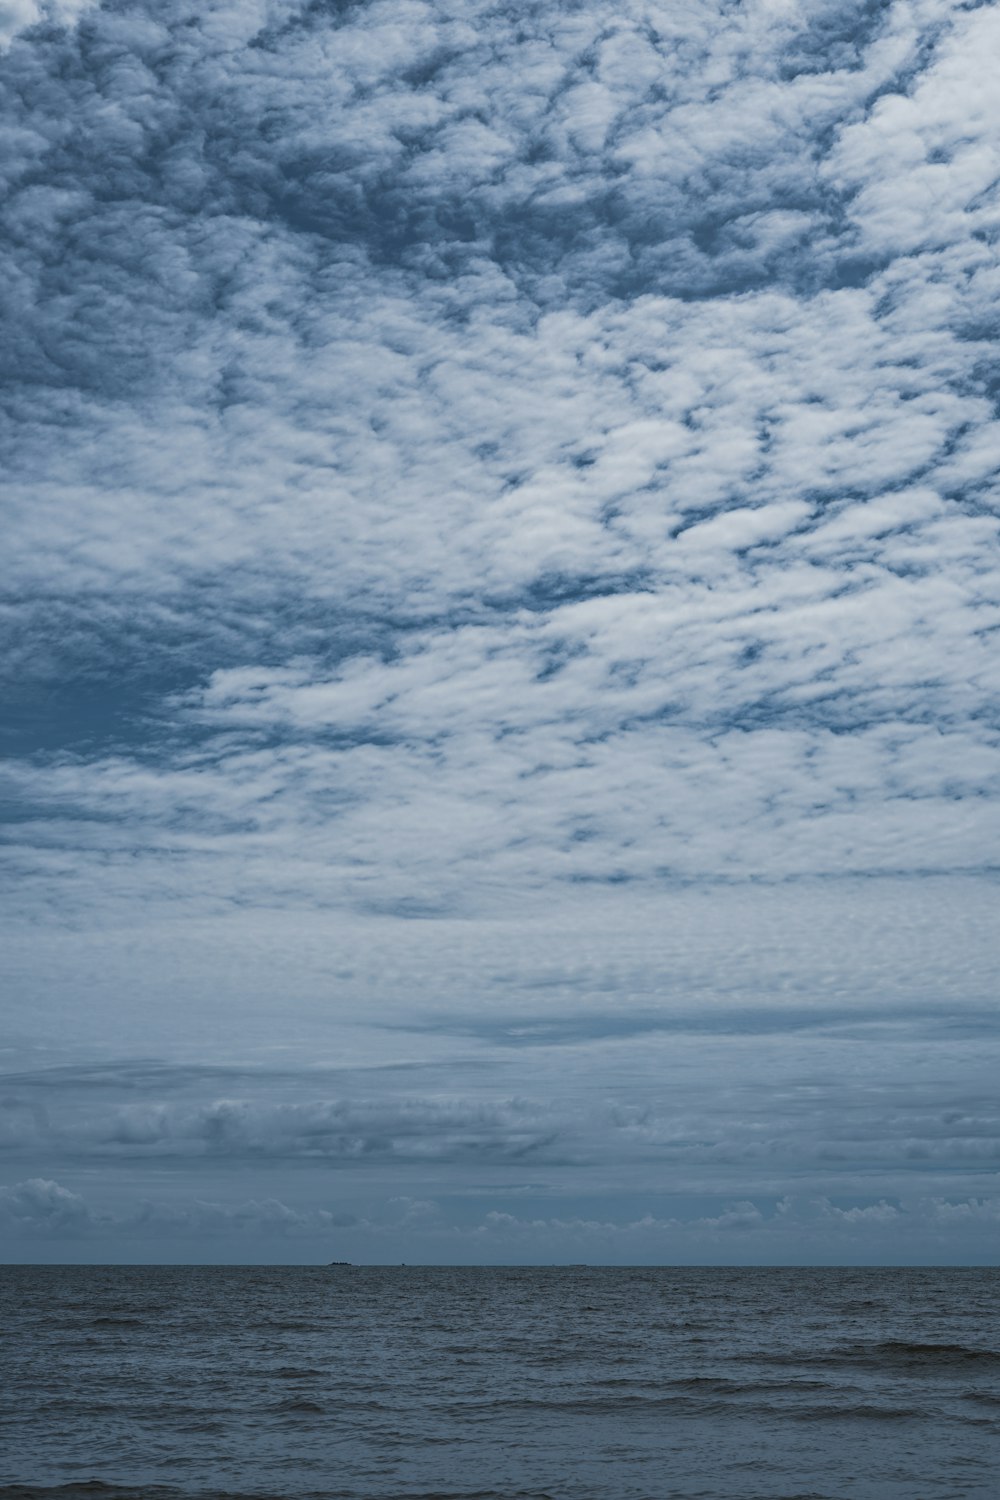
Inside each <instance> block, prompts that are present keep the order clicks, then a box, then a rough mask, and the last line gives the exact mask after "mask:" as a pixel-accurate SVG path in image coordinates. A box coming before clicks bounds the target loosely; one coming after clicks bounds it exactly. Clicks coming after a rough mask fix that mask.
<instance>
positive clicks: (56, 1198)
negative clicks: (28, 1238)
mask: <svg viewBox="0 0 1000 1500" xmlns="http://www.w3.org/2000/svg"><path fill="white" fill-rule="evenodd" d="M0 1216H2V1217H3V1218H4V1219H6V1220H7V1223H8V1227H11V1228H14V1229H18V1230H24V1231H28V1232H38V1231H41V1232H43V1233H45V1234H49V1233H52V1234H64V1233H71V1234H77V1233H79V1232H80V1231H81V1230H83V1229H86V1228H88V1227H89V1226H90V1224H91V1223H92V1222H93V1219H92V1216H91V1213H90V1210H89V1209H88V1207H87V1205H86V1203H85V1202H84V1200H83V1199H82V1198H81V1197H80V1195H79V1194H78V1193H73V1192H71V1191H70V1190H69V1188H64V1187H61V1186H60V1184H59V1183H58V1182H51V1181H49V1180H48V1179H46V1178H44V1177H31V1178H29V1179H28V1180H27V1181H26V1182H18V1183H16V1184H15V1185H14V1186H13V1187H0Z"/></svg>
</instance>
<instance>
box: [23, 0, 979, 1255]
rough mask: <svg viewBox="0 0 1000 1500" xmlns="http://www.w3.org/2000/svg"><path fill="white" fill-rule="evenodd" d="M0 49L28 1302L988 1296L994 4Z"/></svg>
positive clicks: (316, 11)
mask: <svg viewBox="0 0 1000 1500" xmlns="http://www.w3.org/2000/svg"><path fill="white" fill-rule="evenodd" d="M0 48H2V53H0V120H2V138H3V151H2V154H0V174H2V176H3V179H4V182H3V187H4V202H5V205H6V206H5V208H4V225H3V230H2V245H0V249H2V255H3V264H2V267H0V300H2V304H3V307H2V317H3V323H4V329H5V335H4V340H3V355H2V359H3V365H4V377H5V378H4V382H3V424H2V431H0V442H2V450H3V451H2V468H3V473H4V475H5V476H6V478H5V485H4V498H3V501H2V502H0V503H2V511H3V523H2V537H3V541H2V557H3V569H2V596H0V630H2V634H3V650H2V656H0V672H2V676H3V684H2V698H3V705H4V711H3V720H2V727H0V754H2V766H0V808H2V811H3V815H4V827H3V840H2V844H0V892H2V896H0V971H2V972H0V979H2V989H3V995H4V997H5V998H4V1001H3V1016H4V1020H3V1039H2V1050H0V1256H2V1257H3V1258H4V1259H6V1260H8V1261H84V1262H87V1261H94V1262H102V1261H181V1262H183V1261H196V1262H215V1261H219V1262H282V1263H283V1262H316V1261H320V1262H323V1261H327V1260H333V1259H345V1260H353V1261H358V1262H389V1263H391V1262H398V1261H400V1260H405V1261H407V1262H408V1263H420V1262H445V1263H498V1262H505V1263H509V1262H518V1263H549V1262H553V1261H569V1262H594V1263H607V1264H618V1263H620V1264H635V1263H682V1264H691V1263H698V1264H772V1263H778V1264H796V1263H817V1264H822V1263H862V1264H880V1263H881V1264H886V1263H888V1264H898V1263H904V1262H905V1263H934V1264H941V1263H982V1262H995V1260H996V1257H997V1253H998V1249H997V1247H998V1231H1000V1184H998V1181H997V1169H998V1164H1000V1100H998V1095H997V1090H996V1079H997V1077H998V1076H1000V1018H998V1009H997V974H998V972H1000V922H998V921H997V907H998V902H997V897H998V889H997V887H998V867H1000V698H998V690H1000V653H998V644H1000V637H998V630H1000V547H998V512H1000V486H998V481H997V471H998V466H1000V421H998V399H1000V361H998V358H997V335H998V313H997V309H998V307H1000V261H998V255H997V243H998V235H1000V177H998V172H1000V168H998V162H1000V91H998V90H997V87H996V58H997V55H998V51H1000V10H998V9H997V7H995V6H992V5H989V4H978V3H974V0H970V3H954V0H884V3H876V0H865V3H861V0H810V3H808V4H802V3H791V0H745V3H738V0H670V3H658V4H653V3H647V0H613V3H612V0H546V3H545V4H540V3H534V0H523V3H518V4H517V5H514V4H507V5H506V6H505V5H500V4H495V3H489V0H198V3H197V4H195V3H189V0H156V3H153V0H109V3H106V4H103V5H98V4H93V3H89V0H0Z"/></svg>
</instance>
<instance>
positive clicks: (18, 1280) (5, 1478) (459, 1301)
mask: <svg viewBox="0 0 1000 1500" xmlns="http://www.w3.org/2000/svg"><path fill="white" fill-rule="evenodd" d="M0 1284H2V1308H0V1312H2V1330H3V1355H2V1358H3V1374H2V1395H0V1402H2V1442H0V1500H14V1497H19V1500H27V1497H41V1496H46V1497H49V1496H51V1497H56V1496H58V1497H60V1500H78V1497H79V1500H83V1497H84V1496H86V1497H87V1500H131V1497H140V1496H141V1497H143V1500H171V1497H178V1500H180V1497H199V1500H208V1497H222V1496H226V1497H241V1500H242V1497H250V1496H253V1497H267V1500H276V1497H282V1500H318V1497H323V1500H376V1497H377V1500H396V1497H400V1500H402V1497H406V1500H418V1497H419V1500H430V1497H432V1496H433V1497H441V1500H445V1497H447V1500H542V1497H552V1500H668V1497H669V1500H744V1497H746V1500H750V1497H767V1500H792V1497H794V1500H834V1497H836V1500H889V1497H896V1496H898V1497H899V1500H932V1497H939V1496H940V1497H942V1500H944V1497H948V1500H967V1497H971V1496H990V1497H991V1500H995V1497H996V1496H997V1495H998V1494H1000V1313H998V1304H1000V1296H998V1294H1000V1272H998V1271H995V1270H966V1269H963V1270H941V1269H930V1270H909V1269H908V1270H898V1269H889V1270H885V1269H879V1270H869V1269H861V1270H842V1269H838V1270H832V1269H822V1270H814V1269H794V1270H784V1269H780V1270H779V1269H760V1270H757V1269H755V1270H732V1269H676V1268H664V1269H649V1268H642V1269H621V1268H598V1267H593V1268H591V1267H551V1268H549V1267H541V1268H532V1267H516V1268H465V1267H461V1268H447V1267H435V1268H429V1269H428V1268H421V1267H412V1268H408V1267H393V1268H388V1267H331V1268H318V1267H307V1268H303V1267H269V1268H260V1267H225V1268H222V1267H219V1268H215V1267H190V1266H184V1267H118V1266H116V1267H43V1268H39V1267H6V1268H4V1269H3V1270H2V1272H0Z"/></svg>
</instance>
